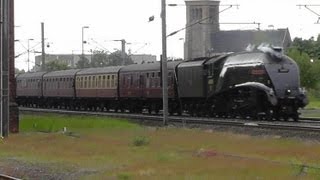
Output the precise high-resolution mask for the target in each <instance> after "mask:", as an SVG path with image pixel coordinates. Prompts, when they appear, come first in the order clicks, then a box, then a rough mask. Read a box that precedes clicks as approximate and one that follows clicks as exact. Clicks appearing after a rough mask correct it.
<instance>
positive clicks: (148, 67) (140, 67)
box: [120, 61, 181, 72]
mask: <svg viewBox="0 0 320 180" xmlns="http://www.w3.org/2000/svg"><path fill="white" fill-rule="evenodd" d="M179 63H181V61H168V65H167V66H168V70H172V69H174V68H175V67H176V66H177V65H178V64H179ZM120 71H121V72H132V71H140V72H141V71H160V62H154V63H145V64H132V65H129V66H126V67H123V68H121V70H120Z"/></svg>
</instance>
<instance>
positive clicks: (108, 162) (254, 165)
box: [0, 114, 320, 180]
mask: <svg viewBox="0 0 320 180" xmlns="http://www.w3.org/2000/svg"><path fill="white" fill-rule="evenodd" d="M34 124H36V127H34V126H35V125H34ZM63 127H67V128H68V130H72V132H75V133H79V136H77V137H73V136H68V135H67V134H66V133H62V132H61V130H62V129H63ZM21 128H22V131H21V133H20V134H16V135H11V136H10V137H9V138H8V139H5V140H0V150H1V151H0V166H1V163H3V162H4V161H5V160H6V159H14V160H16V161H21V162H23V163H32V164H37V163H40V164H43V163H45V164H48V165H49V166H53V169H56V167H57V166H58V167H59V168H60V169H62V170H63V169H68V168H71V169H72V168H75V169H77V170H79V171H81V170H83V169H90V170H93V171H94V172H95V173H93V174H83V177H81V178H83V179H168V180H169V179H293V178H296V177H297V175H298V174H299V172H300V171H301V167H302V166H300V164H306V165H313V166H315V167H320V155H319V152H320V144H319V143H315V142H308V141H299V140H292V139H291V140H290V139H289V140H288V139H279V138H274V137H272V136H266V137H250V136H248V135H239V134H232V133H221V132H214V131H203V130H200V129H179V128H178V129H177V128H150V127H140V126H138V125H136V124H132V123H130V122H128V121H126V120H123V119H120V120H117V119H109V118H102V117H90V116H64V115H53V114H49V115H45V114H44V115H30V114H26V115H22V116H21ZM38 131H45V132H50V133H39V132H38ZM293 163H294V164H295V165H293ZM318 171H320V170H319V169H308V172H307V174H306V175H305V178H309V179H319V178H320V175H319V173H318Z"/></svg>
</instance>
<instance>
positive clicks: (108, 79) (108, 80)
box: [106, 75, 110, 88]
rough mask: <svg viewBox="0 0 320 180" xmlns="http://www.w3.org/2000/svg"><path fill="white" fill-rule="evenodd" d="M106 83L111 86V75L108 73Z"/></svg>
mask: <svg viewBox="0 0 320 180" xmlns="http://www.w3.org/2000/svg"><path fill="white" fill-rule="evenodd" d="M106 82H107V83H106V84H107V88H109V87H110V75H107V79H106Z"/></svg>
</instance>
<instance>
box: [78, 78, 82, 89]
mask: <svg viewBox="0 0 320 180" xmlns="http://www.w3.org/2000/svg"><path fill="white" fill-rule="evenodd" d="M79 86H80V88H83V77H80V85H79Z"/></svg>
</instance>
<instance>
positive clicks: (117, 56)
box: [108, 51, 134, 66]
mask: <svg viewBox="0 0 320 180" xmlns="http://www.w3.org/2000/svg"><path fill="white" fill-rule="evenodd" d="M122 56H123V55H122V52H121V51H116V52H113V53H111V54H110V55H109V57H108V59H109V64H108V65H109V66H121V65H129V64H133V63H134V62H133V61H132V59H131V57H130V56H128V54H125V55H124V57H122Z"/></svg>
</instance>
